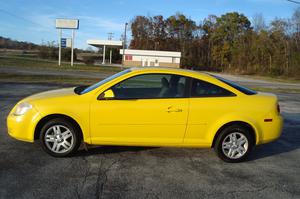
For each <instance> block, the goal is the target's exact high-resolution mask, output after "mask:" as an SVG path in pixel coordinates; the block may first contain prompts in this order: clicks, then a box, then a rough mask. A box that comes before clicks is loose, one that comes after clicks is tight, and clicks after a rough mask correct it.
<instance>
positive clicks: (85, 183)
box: [0, 82, 300, 198]
mask: <svg viewBox="0 0 300 199" xmlns="http://www.w3.org/2000/svg"><path fill="white" fill-rule="evenodd" d="M67 86H69V85H60V84H47V83H45V84H33V83H13V82H5V83H4V82H1V83H0V108H1V113H0V157H1V158H0V198H121V197H122V198H300V189H299V187H300V179H299V174H300V166H299V165H300V93H282V92H281V93H276V94H277V95H278V97H279V99H280V104H281V107H282V112H283V115H284V117H285V124H284V130H283V134H282V136H281V138H280V139H279V140H278V141H276V142H274V143H270V144H266V145H262V146H257V147H256V148H255V150H254V151H253V153H252V154H251V156H250V159H249V160H248V161H247V162H244V163H239V164H229V163H224V162H222V161H221V160H219V158H217V156H216V155H215V153H214V151H213V150H212V149H197V148H150V147H115V146H105V147H101V146H99V147H93V148H90V149H89V151H85V150H81V151H79V152H78V153H77V154H76V155H75V156H74V157H70V158H53V157H51V156H49V155H47V154H46V153H44V152H43V151H42V149H41V147H40V146H39V143H35V144H31V143H24V142H20V141H17V140H14V139H12V138H10V137H9V136H8V134H7V129H6V120H5V119H6V116H7V114H8V112H9V111H10V109H11V108H12V107H13V105H14V104H15V103H16V102H17V101H18V100H20V99H22V98H23V97H25V96H28V95H31V94H33V93H37V92H40V91H44V90H50V89H56V88H61V87H67Z"/></svg>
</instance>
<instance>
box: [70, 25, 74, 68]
mask: <svg viewBox="0 0 300 199" xmlns="http://www.w3.org/2000/svg"><path fill="white" fill-rule="evenodd" d="M74 37H75V31H74V29H72V41H71V66H73V63H74Z"/></svg>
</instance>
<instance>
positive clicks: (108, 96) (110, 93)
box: [98, 89, 115, 100]
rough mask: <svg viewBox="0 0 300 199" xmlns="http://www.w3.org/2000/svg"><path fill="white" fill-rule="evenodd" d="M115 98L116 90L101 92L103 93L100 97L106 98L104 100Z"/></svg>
mask: <svg viewBox="0 0 300 199" xmlns="http://www.w3.org/2000/svg"><path fill="white" fill-rule="evenodd" d="M114 98H115V94H114V92H113V91H112V90H111V89H109V90H107V91H104V92H103V93H101V95H99V97H98V99H100V100H101V99H104V100H107V99H114Z"/></svg>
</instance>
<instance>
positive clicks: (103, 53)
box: [102, 45, 105, 64]
mask: <svg viewBox="0 0 300 199" xmlns="http://www.w3.org/2000/svg"><path fill="white" fill-rule="evenodd" d="M102 55H103V60H102V64H105V45H104V47H103V52H102Z"/></svg>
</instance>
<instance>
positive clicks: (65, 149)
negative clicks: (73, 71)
mask: <svg viewBox="0 0 300 199" xmlns="http://www.w3.org/2000/svg"><path fill="white" fill-rule="evenodd" d="M40 141H41V144H42V147H43V149H44V150H45V151H46V152H47V153H48V154H50V155H52V156H55V157H65V156H69V155H71V154H73V153H74V152H76V151H77V149H78V147H79V145H80V142H81V140H80V136H79V132H78V129H76V128H75V127H74V126H73V125H72V123H70V122H68V121H67V120H65V119H60V118H58V119H53V120H50V121H48V122H47V123H46V124H45V125H44V126H43V128H42V129H41V134H40Z"/></svg>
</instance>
